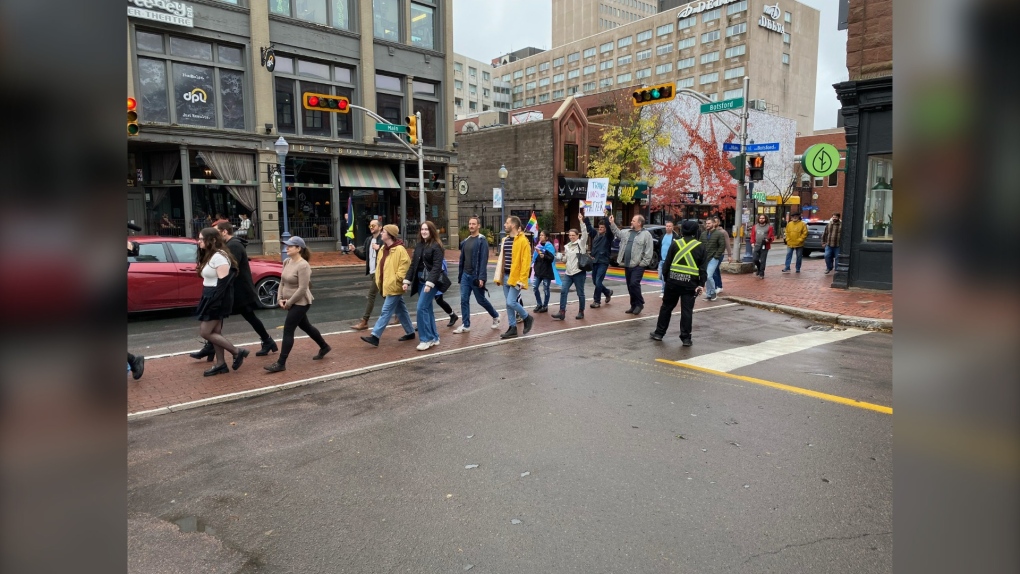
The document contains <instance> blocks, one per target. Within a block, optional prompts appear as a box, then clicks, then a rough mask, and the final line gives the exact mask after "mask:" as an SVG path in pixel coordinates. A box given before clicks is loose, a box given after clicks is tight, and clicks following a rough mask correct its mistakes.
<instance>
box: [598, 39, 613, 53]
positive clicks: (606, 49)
mask: <svg viewBox="0 0 1020 574" xmlns="http://www.w3.org/2000/svg"><path fill="white" fill-rule="evenodd" d="M612 51H613V43H612V42H606V43H605V44H602V45H601V46H599V52H600V53H602V54H605V53H606V52H612Z"/></svg>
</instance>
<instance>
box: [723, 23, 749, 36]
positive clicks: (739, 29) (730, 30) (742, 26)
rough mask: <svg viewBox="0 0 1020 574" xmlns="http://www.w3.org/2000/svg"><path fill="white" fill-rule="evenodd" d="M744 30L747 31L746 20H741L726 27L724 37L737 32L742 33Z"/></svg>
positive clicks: (734, 34)
mask: <svg viewBox="0 0 1020 574" xmlns="http://www.w3.org/2000/svg"><path fill="white" fill-rule="evenodd" d="M744 32H747V22H741V23H739V24H734V25H733V26H730V27H728V28H726V37H727V38H729V37H730V36H736V35H737V34H743V33H744Z"/></svg>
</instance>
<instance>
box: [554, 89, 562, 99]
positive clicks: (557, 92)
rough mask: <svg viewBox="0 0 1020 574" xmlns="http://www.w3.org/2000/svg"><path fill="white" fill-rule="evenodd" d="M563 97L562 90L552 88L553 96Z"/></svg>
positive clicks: (556, 97)
mask: <svg viewBox="0 0 1020 574" xmlns="http://www.w3.org/2000/svg"><path fill="white" fill-rule="evenodd" d="M562 97H563V90H553V98H554V99H557V100H558V99H560V98H562Z"/></svg>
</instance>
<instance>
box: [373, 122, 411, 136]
mask: <svg viewBox="0 0 1020 574" xmlns="http://www.w3.org/2000/svg"><path fill="white" fill-rule="evenodd" d="M375 129H376V131H379V132H389V133H391V134H406V133H407V126H405V125H403V124H375Z"/></svg>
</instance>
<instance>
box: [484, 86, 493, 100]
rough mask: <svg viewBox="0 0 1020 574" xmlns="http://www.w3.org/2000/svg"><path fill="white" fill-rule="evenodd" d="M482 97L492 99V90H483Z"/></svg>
mask: <svg viewBox="0 0 1020 574" xmlns="http://www.w3.org/2000/svg"><path fill="white" fill-rule="evenodd" d="M482 97H484V98H491V97H492V90H490V89H489V88H482Z"/></svg>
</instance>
